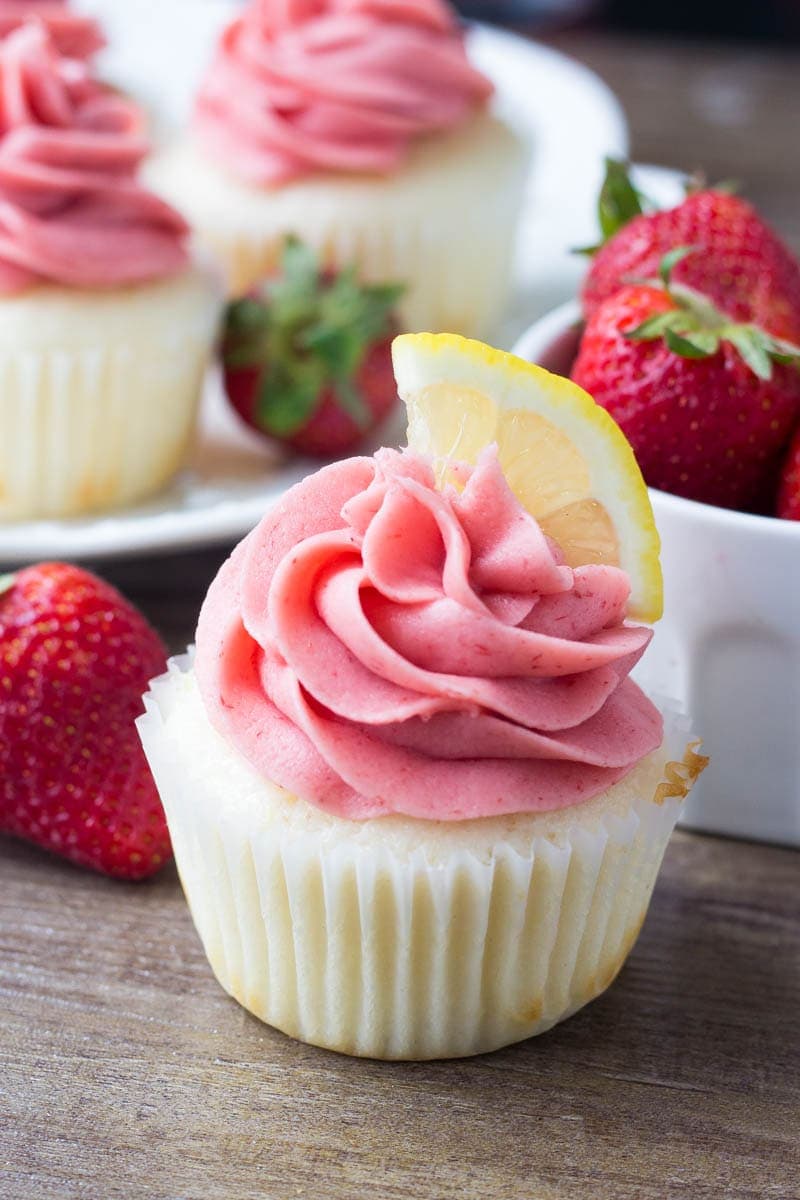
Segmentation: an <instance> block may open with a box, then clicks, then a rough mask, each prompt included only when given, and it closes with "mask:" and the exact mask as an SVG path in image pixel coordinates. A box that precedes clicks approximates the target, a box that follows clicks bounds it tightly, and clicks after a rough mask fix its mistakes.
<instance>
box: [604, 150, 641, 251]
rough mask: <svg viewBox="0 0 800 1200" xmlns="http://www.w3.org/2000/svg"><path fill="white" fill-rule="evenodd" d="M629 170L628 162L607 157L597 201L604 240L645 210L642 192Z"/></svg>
mask: <svg viewBox="0 0 800 1200" xmlns="http://www.w3.org/2000/svg"><path fill="white" fill-rule="evenodd" d="M628 171H629V168H628V164H627V163H626V162H622V161H620V160H619V159H615V158H607V159H606V176H605V179H604V180H603V186H602V188H601V189H600V196H599V199H598V202H597V216H598V220H599V222H600V231H601V233H602V234H603V242H607V241H608V240H609V238H612V237H613V236H614V234H615V233H617V232H618V230H620V229H622V227H623V225H627V224H628V222H629V221H631V220H633V218H634V217H638V216H640V215H641V213H643V212H644V205H643V203H642V201H643V197H642V194H641V192H639V191H638V190H637V188H635V187H634V185H633V183H632V182H631V177H630V175H629V173H628Z"/></svg>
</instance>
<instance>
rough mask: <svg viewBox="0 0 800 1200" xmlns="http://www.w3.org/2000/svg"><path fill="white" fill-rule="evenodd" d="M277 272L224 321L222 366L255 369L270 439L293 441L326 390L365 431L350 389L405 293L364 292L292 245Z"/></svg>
mask: <svg viewBox="0 0 800 1200" xmlns="http://www.w3.org/2000/svg"><path fill="white" fill-rule="evenodd" d="M281 268H282V270H281V275H280V276H279V277H278V278H277V279H271V280H268V281H267V282H266V283H265V284H264V286H263V288H262V290H261V293H260V295H258V296H254V297H248V298H246V299H244V300H240V301H237V302H236V303H235V304H232V305H231V306H230V307H229V309H228V314H227V322H226V327H225V339H224V350H223V358H224V361H225V363H226V365H227V366H230V367H234V368H235V367H257V368H260V369H261V381H260V388H259V394H258V400H257V405H256V412H255V414H254V415H255V419H256V421H257V422H258V424H259V425H260V426H261V427H262V428H263V429H264V430H265V431H266V432H268V433H271V434H273V435H275V436H278V437H287V436H291V435H292V434H294V433H296V432H298V431H299V430H300V429H301V428H302V427H303V426H304V425H305V424H306V423H307V422H308V420H310V418H311V417H312V416H313V414H314V412H315V411H316V409H317V407H318V406H319V403H320V400H321V397H322V393H323V392H324V391H325V389H326V388H328V387H332V388H333V389H334V394H335V396H336V398H337V400H339V401H341V404H342V408H343V409H344V410H345V411H346V412H348V413H349V414H350V415H351V416H352V418H353V419H354V420H356V421H357V422H358V423H359V424H366V423H367V421H368V417H369V412H368V409H367V406H366V404H365V403H364V401H363V400H362V398H361V397H360V396H359V394H358V392H357V389H356V385H355V381H356V379H357V376H358V372H359V370H360V368H361V365H362V363H363V361H364V359H365V357H366V355H367V353H368V352H369V350H370V348H371V347H372V346H373V345H374V344H375V343H376V342H378V341H381V340H382V339H384V338H386V337H387V336H388V335H389V333H390V332H391V331H392V328H393V316H394V310H395V308H396V305H397V301H398V300H399V298H400V296H401V295H402V293H403V291H404V290H405V288H404V286H403V285H402V284H398V283H379V284H363V283H361V282H360V281H359V279H358V277H357V274H356V270H355V267H353V266H350V267H346V268H344V269H342V270H339V271H336V272H334V271H327V270H326V271H324V272H323V271H322V270H321V268H320V265H319V262H318V260H317V256H316V255H315V254H314V252H313V251H312V250H311V249H310V248H309V247H307V246H304V245H303V244H302V243H301V242H299V241H298V240H297V239H296V238H287V239H286V242H285V243H284V247H283V253H282V259H281Z"/></svg>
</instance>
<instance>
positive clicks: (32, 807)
mask: <svg viewBox="0 0 800 1200" xmlns="http://www.w3.org/2000/svg"><path fill="white" fill-rule="evenodd" d="M165 666H166V652H165V649H164V646H163V645H162V643H161V640H160V638H159V637H158V635H157V634H156V633H155V632H154V630H152V629H151V628H150V626H149V625H148V624H147V622H146V621H145V619H144V617H143V616H142V615H141V613H139V612H137V610H136V609H135V608H133V606H132V605H130V604H129V603H128V602H127V600H125V599H124V598H123V597H122V596H121V595H120V594H119V592H117V591H116V590H115V589H114V588H113V587H111V585H110V584H108V583H104V582H103V581H102V580H101V579H98V578H97V577H96V576H94V575H90V574H89V573H88V572H87V571H82V570H80V569H79V568H78V567H73V566H68V565H67V564H65V563H40V564H39V565H37V566H33V567H27V568H26V569H25V570H22V571H19V572H18V573H17V574H16V575H7V576H4V577H3V579H2V582H1V583H0V829H2V831H3V832H6V833H11V834H15V835H16V836H18V837H21V838H25V839H27V840H29V841H32V842H36V843H37V845H39V846H44V847H46V848H47V849H48V850H52V851H54V852H55V853H56V854H60V855H62V856H63V857H65V858H68V859H70V860H71V861H72V862H74V863H78V864H80V865H81V866H84V867H92V868H94V869H95V870H97V871H102V872H104V873H106V874H108V875H115V876H118V877H119V878H122V879H142V878H144V877H145V876H147V875H150V874H152V873H153V872H154V871H156V870H157V869H158V868H159V867H160V866H161V865H162V864H163V863H164V862H166V861H167V860H168V859H169V858H170V857H171V851H170V842H169V835H168V833H167V826H166V822H165V820H164V813H163V810H162V808H161V803H160V801H159V798H158V793H157V791H156V788H155V784H154V782H153V777H152V775H151V774H150V770H149V768H148V766H147V763H146V761H145V757H144V753H143V751H142V748H141V744H140V742H139V738H138V736H137V733H136V729H135V727H134V720H135V718H136V717H137V716H138V715H139V713H140V712H142V711H143V704H142V693H143V692H144V690H145V688H146V687H147V683H148V681H149V680H150V679H152V677H153V676H154V675H158V674H160V673H161V672H163V671H164V669H165Z"/></svg>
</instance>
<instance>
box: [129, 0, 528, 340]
mask: <svg viewBox="0 0 800 1200" xmlns="http://www.w3.org/2000/svg"><path fill="white" fill-rule="evenodd" d="M491 90H492V88H491V84H490V83H489V82H488V80H487V79H485V78H484V76H483V75H481V74H480V73H479V72H478V71H477V70H475V68H473V67H472V66H471V65H470V63H469V62H468V60H467V57H466V54H465V51H464V45H463V39H462V35H461V32H460V31H459V29H458V27H457V25H456V21H455V17H454V14H453V13H452V11H451V10H450V9H449V7H447V6H446V5H445V4H443V3H441V0H417V2H415V3H413V4H407V3H402V2H401V3H398V2H397V0H284V2H280V0H257V2H255V3H251V4H250V5H249V6H248V7H247V8H246V10H245V11H244V13H243V14H242V15H241V16H239V17H237V19H236V20H234V21H233V22H232V23H231V24H230V25H229V26H228V27H227V29H226V30H225V31H224V33H223V35H222V38H221V40H220V42H219V45H218V47H217V50H216V54H215V55H214V58H213V61H212V62H211V65H210V67H209V68H208V71H207V73H206V75H205V78H204V80H203V83H202V86H201V88H200V91H199V94H198V97H197V103H196V107H195V113H194V120H193V125H192V130H191V137H190V138H189V139H188V140H185V141H183V142H181V143H180V144H176V145H173V146H171V147H169V148H167V149H165V150H164V151H163V152H162V153H161V154H159V155H158V157H157V158H156V159H155V160H154V161H153V162H152V163H151V164H150V166H149V167H148V178H149V179H150V180H151V182H152V183H153V185H154V186H155V187H157V189H158V190H159V191H161V193H162V194H163V195H165V196H166V197H167V198H168V199H169V200H170V201H172V202H174V203H175V204H176V205H177V206H178V207H179V208H180V209H181V211H182V212H184V213H185V214H186V216H187V217H188V218H189V220H190V221H191V223H192V224H193V226H194V227H195V229H196V230H197V231H198V233H199V234H200V235H201V237H202V239H203V240H204V241H205V242H206V243H207V244H208V245H209V246H211V247H212V248H213V250H214V251H215V252H216V254H217V255H218V257H219V259H220V261H221V262H222V263H223V264H224V267H225V269H226V272H227V276H228V281H229V285H230V290H231V292H232V293H234V294H240V293H243V292H245V291H247V290H248V289H249V288H250V287H251V286H252V285H254V284H255V283H257V282H258V281H260V280H261V279H262V278H263V277H264V276H265V275H267V274H269V273H271V272H272V271H273V270H274V269H275V268H276V266H277V262H278V257H279V253H280V247H281V245H282V243H283V240H284V238H285V236H286V235H287V234H295V235H297V236H298V237H299V238H300V239H301V240H302V241H304V242H307V243H308V244H310V245H311V246H312V247H313V248H314V249H315V250H317V251H318V253H320V254H321V255H322V257H323V260H324V261H325V262H326V264H327V265H330V266H342V265H343V264H346V263H350V262H352V261H356V262H357V264H358V265H359V267H360V269H361V271H362V273H363V275H364V277H365V278H366V279H367V280H368V281H373V282H382V281H383V280H385V279H401V280H404V281H407V284H408V287H407V292H406V296H405V301H404V306H403V310H402V316H403V319H404V322H405V323H406V324H407V326H408V327H409V328H414V329H433V330H438V329H445V328H448V329H454V330H457V331H459V332H462V333H472V332H476V331H477V332H481V331H485V330H486V329H487V328H488V327H490V326H491V324H492V322H493V321H494V320H495V319H496V318H497V317H498V315H499V313H500V312H501V310H502V307H503V304H504V302H505V299H506V295H507V289H508V277H509V266H510V257H511V248H512V238H513V233H514V225H515V221H516V216H517V210H518V208H519V205H520V200H521V193H522V186H523V180H524V172H525V153H524V151H523V149H522V146H521V144H520V142H519V141H518V139H517V138H516V136H515V135H514V134H513V133H512V132H511V130H510V129H509V128H507V126H505V125H504V124H503V123H502V122H501V121H499V120H498V119H497V118H496V117H494V116H493V115H492V114H491V113H490V112H489V109H488V107H487V101H488V99H489V96H490V93H491Z"/></svg>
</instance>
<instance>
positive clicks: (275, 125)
mask: <svg viewBox="0 0 800 1200" xmlns="http://www.w3.org/2000/svg"><path fill="white" fill-rule="evenodd" d="M491 91H492V85H491V84H490V83H489V81H488V80H487V79H486V78H485V77H484V76H483V75H481V74H480V72H479V71H477V70H475V68H474V67H472V66H470V64H469V62H468V60H467V57H466V54H465V51H464V43H463V38H462V35H461V32H460V31H459V29H458V26H457V24H456V22H455V18H454V15H453V13H452V10H451V9H450V8H449V6H447V5H446V4H444V3H443V2H442V0H255V2H254V3H251V4H250V5H249V6H248V8H247V10H246V11H245V12H244V14H243V15H242V16H240V17H238V18H237V19H236V20H234V21H233V22H232V23H231V24H230V25H229V26H228V27H227V29H226V30H225V32H224V33H223V35H222V38H221V39H220V42H219V45H218V48H217V51H216V54H215V56H214V59H213V61H212V63H211V66H210V68H209V70H208V72H207V74H206V77H205V79H204V81H203V84H202V87H201V89H200V92H199V95H198V97H197V105H196V111H195V130H196V133H197V136H198V138H199V140H200V142H201V144H202V145H203V146H204V148H205V149H206V150H207V152H208V154H209V155H211V156H212V157H214V158H215V159H217V160H218V161H219V162H221V163H222V164H223V165H225V166H227V167H228V168H229V169H230V170H231V171H232V172H233V173H234V174H235V175H237V176H239V177H240V178H242V179H244V180H246V181H248V182H251V183H256V184H264V185H272V184H281V183H285V182H286V181H287V180H291V179H295V178H298V177H301V176H303V175H308V174H310V173H313V172H315V171H361V172H377V173H380V174H385V173H388V172H391V171H393V170H395V169H396V168H397V167H398V166H400V165H401V163H402V162H403V160H404V159H405V157H406V155H407V153H408V150H409V147H410V145H411V143H412V141H413V140H414V139H415V138H418V137H420V136H421V135H423V134H428V133H436V132H439V131H443V130H448V129H452V128H454V127H455V126H457V125H459V124H461V122H463V121H464V120H466V119H467V118H468V117H469V116H470V115H471V114H472V113H474V112H475V111H476V108H477V107H478V106H479V105H481V104H482V103H483V102H484V101H485V100H486V99H487V97H488V96H489V95H490V93H491Z"/></svg>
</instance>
